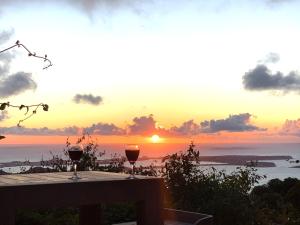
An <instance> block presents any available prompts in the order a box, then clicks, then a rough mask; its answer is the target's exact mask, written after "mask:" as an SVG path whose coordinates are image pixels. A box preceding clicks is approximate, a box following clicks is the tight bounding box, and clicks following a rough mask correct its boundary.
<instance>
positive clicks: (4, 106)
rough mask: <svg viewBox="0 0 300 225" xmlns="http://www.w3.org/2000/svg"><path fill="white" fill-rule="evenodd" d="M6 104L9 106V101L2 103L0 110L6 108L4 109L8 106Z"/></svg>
mask: <svg viewBox="0 0 300 225" xmlns="http://www.w3.org/2000/svg"><path fill="white" fill-rule="evenodd" d="M6 106H8V104H7V103H2V104H1V105H0V110H4V109H5V108H6Z"/></svg>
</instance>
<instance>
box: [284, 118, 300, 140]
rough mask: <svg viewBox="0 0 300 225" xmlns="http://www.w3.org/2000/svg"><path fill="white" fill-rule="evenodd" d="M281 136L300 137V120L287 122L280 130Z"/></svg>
mask: <svg viewBox="0 0 300 225" xmlns="http://www.w3.org/2000/svg"><path fill="white" fill-rule="evenodd" d="M279 134H281V135H291V136H298V137H300V119H297V120H286V121H285V122H284V124H283V125H282V127H281V129H280V130H279Z"/></svg>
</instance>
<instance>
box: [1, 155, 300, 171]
mask: <svg viewBox="0 0 300 225" xmlns="http://www.w3.org/2000/svg"><path fill="white" fill-rule="evenodd" d="M153 159H155V160H162V159H163V157H156V158H153V157H141V158H140V159H139V161H146V160H153ZM292 159H293V157H291V156H286V155H282V156H277V155H276V156H258V155H221V156H200V161H204V162H209V163H202V164H201V165H203V166H214V165H220V164H221V165H222V164H223V165H233V166H246V165H252V166H255V167H276V164H275V163H274V162H268V160H270V161H274V160H286V161H289V160H292ZM261 160H263V162H262V161H261ZM109 161H110V160H109V159H105V160H98V162H99V163H100V164H107V163H109ZM214 163H215V164H214ZM17 166H33V167H35V166H41V162H40V161H39V162H30V161H23V162H22V161H12V162H4V163H0V168H4V167H17ZM299 167H300V165H299V166H294V167H293V168H299Z"/></svg>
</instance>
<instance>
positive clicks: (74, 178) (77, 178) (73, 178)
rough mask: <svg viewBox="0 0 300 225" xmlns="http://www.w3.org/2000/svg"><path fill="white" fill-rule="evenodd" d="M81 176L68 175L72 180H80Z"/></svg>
mask: <svg viewBox="0 0 300 225" xmlns="http://www.w3.org/2000/svg"><path fill="white" fill-rule="evenodd" d="M80 179H81V177H69V180H74V181H77V180H80Z"/></svg>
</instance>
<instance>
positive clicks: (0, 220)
mask: <svg viewBox="0 0 300 225" xmlns="http://www.w3.org/2000/svg"><path fill="white" fill-rule="evenodd" d="M14 204H15V201H14V198H13V194H12V192H10V191H1V192H0V224H1V225H2V224H3V225H15V215H16V212H15V206H14Z"/></svg>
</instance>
